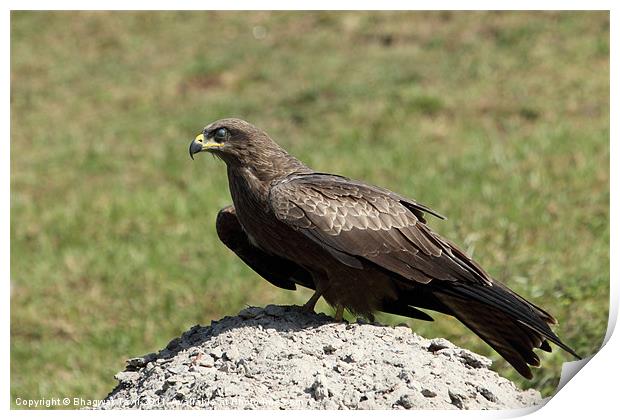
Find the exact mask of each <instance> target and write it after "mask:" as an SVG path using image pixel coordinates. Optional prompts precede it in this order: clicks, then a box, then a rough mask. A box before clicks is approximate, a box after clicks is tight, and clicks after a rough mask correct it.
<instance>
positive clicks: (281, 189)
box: [270, 174, 579, 378]
mask: <svg viewBox="0 0 620 420" xmlns="http://www.w3.org/2000/svg"><path fill="white" fill-rule="evenodd" d="M408 203H409V204H408ZM410 203H411V202H410V201H407V202H404V201H403V199H401V198H400V197H399V196H397V195H396V194H393V193H389V192H386V191H385V190H381V189H378V188H376V187H371V186H367V185H365V184H363V183H361V182H357V181H354V182H350V181H349V180H347V179H346V178H342V177H334V176H330V175H324V174H313V175H306V176H295V177H291V178H289V179H285V180H284V181H282V182H280V183H279V184H276V185H274V186H273V188H272V190H271V193H270V205H271V207H272V210H273V211H274V213H275V215H276V217H277V218H278V219H279V220H280V221H282V222H283V223H285V224H287V225H288V226H290V227H292V228H293V229H296V230H298V231H300V232H302V233H303V234H304V235H305V236H307V237H308V238H310V239H311V240H313V241H315V242H316V243H318V244H320V245H321V246H323V247H324V248H325V249H326V250H328V251H329V252H330V253H331V254H332V255H333V256H334V257H335V258H337V259H338V260H339V261H340V262H342V263H343V264H346V265H348V266H351V267H354V268H362V264H361V261H362V260H366V261H370V262H371V263H373V264H375V265H376V266H378V267H380V268H381V269H382V270H384V271H388V272H390V273H391V275H392V276H393V278H394V279H396V280H399V279H400V281H404V282H405V283H409V284H410V285H417V286H415V287H414V289H413V292H411V293H405V292H401V293H400V295H399V297H398V299H397V300H396V301H394V302H388V303H386V307H385V309H387V310H388V311H389V312H394V313H402V312H403V310H406V309H407V308H408V307H411V306H417V307H421V308H426V309H431V310H439V311H440V312H443V313H446V314H449V315H452V316H455V317H456V318H457V319H459V320H460V321H461V322H463V323H464V324H465V325H466V326H467V327H469V328H470V329H471V330H472V331H473V332H474V333H476V334H477V335H478V336H480V337H481V338H482V339H483V340H484V341H486V342H487V343H488V344H489V345H491V347H493V348H494V349H495V350H496V351H497V352H498V353H500V354H501V355H502V356H503V357H504V358H505V359H506V360H508V362H509V363H510V364H512V365H513V366H514V367H515V368H516V369H517V370H518V371H519V373H521V374H522V375H523V376H525V377H528V378H531V375H532V374H531V372H530V370H529V368H528V364H529V365H533V366H537V365H538V364H539V361H538V357H537V356H536V354H535V353H534V352H533V351H532V349H533V348H540V349H543V350H545V351H549V350H550V347H549V344H548V342H547V341H546V340H547V339H548V340H550V341H552V342H554V343H555V344H557V345H559V346H560V347H562V348H563V349H564V350H566V351H568V352H570V353H571V354H573V355H575V356H577V357H579V356H578V355H577V354H576V353H575V352H574V351H573V350H572V349H571V348H570V347H568V346H566V345H565V344H564V343H562V342H561V340H560V339H559V338H558V337H557V335H555V333H553V331H552V330H551V329H550V328H549V324H554V323H555V322H556V321H555V319H554V318H553V317H552V316H551V315H550V314H549V313H547V312H546V311H544V310H543V309H541V308H539V307H537V306H535V305H533V304H532V303H530V302H528V301H527V300H525V299H524V298H522V297H521V296H519V295H518V294H516V293H515V292H513V291H512V290H510V289H508V288H507V287H505V286H503V285H502V284H501V283H499V282H496V281H494V280H493V279H492V278H491V277H490V276H489V275H488V274H487V273H486V272H485V271H484V270H483V269H482V268H481V267H480V266H479V265H478V264H477V263H475V262H474V261H473V260H472V259H471V258H469V257H468V256H467V255H465V253H464V252H462V251H461V250H459V248H458V247H456V246H455V245H454V244H452V243H450V242H449V241H447V240H445V239H443V238H441V237H440V236H439V235H437V234H436V233H434V232H433V231H431V230H430V228H429V227H428V226H427V225H426V224H425V223H423V222H422V221H421V220H420V217H419V215H418V214H417V213H418V212H420V211H423V210H421V209H423V208H424V207H421V206H419V205H417V203H416V206H415V207H412V205H411V204H410ZM356 263H357V264H356ZM412 281H413V282H412Z"/></svg>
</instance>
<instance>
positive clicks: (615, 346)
mask: <svg viewBox="0 0 620 420" xmlns="http://www.w3.org/2000/svg"><path fill="white" fill-rule="evenodd" d="M85 5H86V4H85V3H83V2H77V1H57V2H54V4H49V3H46V2H43V1H28V0H26V1H21V2H18V1H8V6H9V9H15V10H32V9H43V10H62V9H65V10H66V9H83V8H84V6H85ZM87 5H88V6H89V7H88V9H118V10H148V9H157V10H164V9H167V8H168V7H167V6H168V4H167V3H165V2H162V1H151V2H147V3H145V2H130V1H127V0H124V1H118V0H108V1H91V2H88V3H87ZM257 5H260V6H261V7H260V9H277V10H282V9H289V8H291V6H292V5H291V4H289V3H287V2H284V1H262V2H260V3H257V2H251V1H239V0H232V1H227V2H225V3H223V2H213V1H209V2H206V1H188V0H186V1H183V0H177V1H175V2H174V4H173V6H174V9H178V10H202V9H220V10H222V9H224V10H234V9H242V10H259V8H257ZM613 5H614V2H612V1H596V0H591V1H588V2H583V1H582V2H577V1H531V0H524V1H519V2H515V1H504V2H502V3H498V2H496V1H469V2H466V3H464V2H458V1H442V0H436V1H433V2H423V3H419V4H418V3H412V2H405V1H391V0H383V1H381V2H374V3H368V2H359V1H340V2H336V1H333V0H332V1H325V0H317V1H313V2H296V3H295V6H297V7H295V8H298V9H302V10H323V9H324V10H342V9H362V10H380V9H391V10H406V9H412V8H415V9H418V10H437V9H457V10H476V9H497V10H523V9H525V10H547V9H571V10H612V13H611V26H612V30H611V38H612V42H611V60H612V61H611V74H612V75H614V74H618V71H620V67H619V66H618V60H617V54H618V48H617V45H618V36H617V32H618V31H617V26H618V19H617V16H616V15H617V11H615V10H614V7H613ZM145 6H148V7H145ZM2 23H3V25H2V27H3V28H5V30H4V32H3V42H2V44H1V45H2V48H3V52H4V56H5V57H10V50H9V49H10V40H9V36H10V35H9V34H10V24H9V10H7V11H6V13H4V14H3V15H2ZM7 62H8V60H7ZM2 75H3V76H4V80H5V83H4V85H3V93H4V95H3V96H2V97H4V98H5V101H4V102H3V105H2V106H3V108H4V111H5V112H3V116H4V122H5V124H4V127H5V133H6V134H5V138H4V141H2V144H1V145H0V168H1V169H0V170H1V173H2V179H3V182H2V185H1V186H0V191H1V196H2V198H3V200H2V204H3V205H2V210H1V211H2V223H0V232H1V233H2V242H1V244H2V245H1V251H2V252H1V253H0V267H2V270H3V273H4V276H3V277H4V279H5V282H4V286H5V289H4V292H5V293H4V297H5V299H6V301H5V305H3V308H2V317H3V321H4V322H3V323H2V329H3V330H2V332H3V334H2V336H3V337H4V338H5V342H4V346H2V350H1V351H2V356H3V357H2V359H3V361H4V363H3V365H2V373H3V374H4V375H3V376H4V378H3V381H2V382H1V384H2V391H3V393H2V395H4V396H5V397H4V400H3V401H2V404H3V408H4V409H5V411H9V410H8V409H9V407H10V404H9V395H10V392H9V389H10V377H9V372H10V370H9V363H10V352H9V336H10V335H9V334H10V330H9V300H10V283H9V278H10V271H9V261H10V258H9V252H10V251H9V229H10V228H9V226H10V224H9V223H10V220H9V217H10V195H9V180H10V160H9V151H10V142H9V139H10V133H9V130H10V99H9V98H10V88H9V85H10V68H9V66H4V67H3V69H2ZM617 98H618V84H617V83H616V82H615V80H614V79H613V77H612V96H611V109H612V110H617V108H618V107H617ZM611 115H614V112H613V111H612V113H611ZM617 133H618V120H617V119H612V122H611V138H612V139H613V140H612V141H611V159H612V161H613V162H617V161H618V157H619V156H618V153H617V147H614V140H615V141H617V140H618V139H617V137H618V136H617ZM615 179H617V169H616V167H615V166H612V167H611V193H612V194H611V197H612V198H611V214H614V215H615V214H617V211H616V210H617V209H618V203H617V199H618V197H617V194H616V193H615V192H616V191H615V188H614V186H615V184H614V180H615ZM617 234H618V227H617V223H614V221H613V219H612V221H611V255H612V263H611V279H612V280H611V290H612V293H611V296H612V297H613V298H612V305H611V308H610V324H609V329H608V333H607V336H606V340H609V341H608V342H607V344H606V345H605V347H604V348H603V349H602V350H601V351H600V352H599V353H598V354H597V355H595V356H594V358H593V359H592V361H591V362H590V363H588V364H587V365H586V366H585V367H584V368H583V370H582V371H581V372H579V374H578V375H577V377H576V378H575V379H574V380H572V381H570V382H569V383H568V384H567V385H566V386H565V387H564V388H563V389H562V390H561V391H560V392H559V393H558V394H557V395H556V396H554V397H553V398H551V400H550V401H549V402H548V403H547V405H546V406H545V407H543V408H542V409H540V410H537V411H535V412H533V413H531V414H530V416H531V417H532V418H541V419H542V418H544V419H547V418H549V416H551V417H556V416H558V417H559V416H570V417H571V418H572V417H573V416H574V417H589V418H597V417H602V418H606V417H608V416H607V415H608V414H610V413H613V412H616V411H617V409H616V405H617V399H618V397H617V380H618V378H619V377H618V374H619V373H620V372H619V370H620V369H619V363H618V361H617V357H616V355H617V354H620V344H619V340H618V338H617V334H616V336H615V337H614V336H611V337H610V335H611V332H612V330H613V326H614V325H615V321H616V319H617V315H618V287H617V280H616V274H617V273H618V262H617V261H614V260H613V256H614V255H615V253H614V247H615V246H616V240H615V238H617V237H618V235H617ZM602 269H605V267H602ZM529 411H530V410H525V411H517V412H515V411H490V412H479V411H474V412H445V411H424V412H423V413H421V412H420V415H423V416H424V417H425V418H427V417H429V418H479V417H480V416H482V417H492V418H507V417H515V416H519V415H522V414H526V413H527V412H529ZM9 414H10V415H12V416H15V417H26V418H30V417H31V416H32V417H34V416H37V417H38V416H41V415H49V416H51V417H63V418H64V417H65V416H68V417H74V416H79V417H81V416H82V415H83V414H87V415H89V416H106V417H107V416H113V417H116V416H125V415H127V414H128V413H125V412H120V411H117V412H108V413H103V412H97V413H94V412H88V413H84V412H81V411H63V412H60V411H50V412H40V411H39V412H32V411H19V410H18V411H10V413H9ZM417 414H418V412H406V411H389V412H380V413H377V412H360V411H357V412H339V413H334V412H320V413H317V412H314V411H296V412H294V413H290V412H279V411H269V412H265V411H261V412H247V411H240V412H236V411H235V412H232V411H219V412H213V413H211V412H210V413H208V415H209V416H215V417H220V418H224V419H227V418H229V419H233V418H235V419H236V418H239V417H244V418H245V417H248V416H251V417H256V416H258V417H263V416H269V417H280V416H287V417H288V416H295V417H300V418H302V419H310V418H312V419H314V417H315V416H317V415H320V416H327V417H332V416H338V417H348V416H355V417H357V418H371V417H372V418H373V419H374V418H376V416H377V415H381V416H383V415H389V416H407V418H411V416H415V415H417ZM174 415H175V416H188V417H192V416H200V417H201V418H203V417H204V416H205V415H207V414H206V413H204V412H202V411H199V412H177V413H174ZM131 416H137V417H143V416H149V418H152V417H153V416H154V417H156V418H160V417H161V418H164V417H168V416H170V413H168V412H148V413H141V412H140V413H139V412H132V413H131ZM543 416H544V417H543ZM403 418H404V417H403Z"/></svg>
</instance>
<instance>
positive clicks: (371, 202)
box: [270, 174, 492, 284]
mask: <svg viewBox="0 0 620 420" xmlns="http://www.w3.org/2000/svg"><path fill="white" fill-rule="evenodd" d="M270 200H271V205H272V209H273V211H274V213H275V215H276V217H277V218H278V219H279V220H280V221H282V222H284V223H286V224H288V225H289V226H291V227H293V228H294V229H296V230H298V231H300V232H302V233H304V234H305V235H306V236H307V237H309V238H311V239H312V240H314V241H315V242H317V243H319V244H320V245H321V246H323V247H324V248H325V249H327V250H328V251H329V252H330V253H331V254H332V255H334V256H336V257H337V258H338V259H339V260H340V261H341V262H343V263H345V264H347V265H349V266H355V267H356V268H359V267H361V263H360V261H361V260H363V259H365V260H368V261H371V262H372V263H374V264H377V265H379V266H380V267H382V268H384V269H386V270H389V271H393V272H395V273H396V274H398V275H400V276H402V277H403V278H405V279H408V280H414V281H420V280H421V279H423V281H424V282H428V281H429V280H428V279H438V280H449V281H455V280H462V281H466V282H472V283H478V284H490V283H491V282H492V281H491V279H490V277H489V276H488V275H487V274H486V273H485V272H484V271H483V270H482V269H481V268H479V267H478V266H477V265H476V264H475V263H474V262H473V261H472V260H471V259H470V258H468V257H467V256H466V255H465V254H464V253H462V252H461V251H458V249H456V248H455V247H454V246H453V245H452V244H450V243H448V242H447V241H444V240H443V239H441V238H440V237H439V236H438V235H436V234H434V233H433V232H432V231H431V230H430V229H429V228H428V227H427V226H426V224H425V223H424V220H423V219H422V218H421V217H422V216H421V214H419V212H420V211H421V210H420V209H421V208H425V209H427V207H423V206H421V205H419V204H418V203H415V202H413V201H411V200H407V201H406V203H404V202H403V200H405V199H404V198H402V197H400V196H398V195H397V194H395V193H392V192H390V191H387V190H383V189H380V188H379V187H374V186H368V185H366V184H363V183H361V182H359V181H352V180H349V179H347V178H343V177H338V176H333V175H324V174H311V175H304V176H300V175H295V176H293V177H291V178H288V179H285V180H284V181H282V182H280V183H278V184H276V185H275V186H273V187H272V189H271V193H270ZM429 210H430V209H429ZM425 211H426V210H425ZM302 213H303V216H302ZM356 261H357V263H356Z"/></svg>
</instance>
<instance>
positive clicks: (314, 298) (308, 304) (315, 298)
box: [302, 290, 323, 313]
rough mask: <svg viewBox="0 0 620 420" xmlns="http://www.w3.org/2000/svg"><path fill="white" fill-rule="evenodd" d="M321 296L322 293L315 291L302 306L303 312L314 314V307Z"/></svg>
mask: <svg viewBox="0 0 620 420" xmlns="http://www.w3.org/2000/svg"><path fill="white" fill-rule="evenodd" d="M322 294H323V292H321V291H320V290H317V291H315V292H314V294H313V295H312V297H310V299H309V300H308V302H306V303H305V305H304V306H302V309H303V310H304V312H310V313H314V305H316V302H317V301H318V300H319V298H320V297H321V295H322Z"/></svg>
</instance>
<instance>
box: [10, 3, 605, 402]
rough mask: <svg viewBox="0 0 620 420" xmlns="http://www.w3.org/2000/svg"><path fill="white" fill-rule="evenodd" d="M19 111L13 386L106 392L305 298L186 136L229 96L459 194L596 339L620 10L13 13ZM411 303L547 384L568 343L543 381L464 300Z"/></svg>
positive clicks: (484, 255) (357, 159) (339, 159)
mask: <svg viewBox="0 0 620 420" xmlns="http://www.w3.org/2000/svg"><path fill="white" fill-rule="evenodd" d="M255 27H263V28H264V29H265V31H266V36H265V37H264V38H261V39H255V38H254V37H253V35H252V34H253V28H255ZM261 31H262V30H261V29H259V30H256V31H254V32H255V33H259V34H260V33H261ZM11 111H12V112H11V135H12V138H11V285H12V288H11V293H12V296H11V404H13V406H15V398H17V397H20V398H26V399H28V398H30V399H38V398H52V397H63V396H70V397H73V396H81V397H83V398H85V399H96V398H102V397H104V396H105V395H106V393H107V392H108V391H110V390H111V389H112V388H113V386H114V385H115V383H116V382H115V380H114V379H113V376H114V374H115V373H116V372H118V371H119V370H121V369H122V368H123V367H124V360H125V359H127V358H129V357H133V356H137V355H141V354H144V353H148V352H151V351H154V350H157V349H159V348H161V347H163V346H164V345H165V344H166V343H167V342H168V341H169V339H171V338H172V337H174V336H176V335H178V334H179V333H181V332H182V331H184V330H185V329H187V328H189V327H190V326H192V325H194V324H197V323H202V324H205V323H208V322H209V321H210V320H211V319H217V318H219V317H222V316H223V315H230V314H235V313H237V311H238V310H239V309H240V308H242V307H243V306H244V305H265V304H268V303H280V304H285V303H302V302H304V301H305V300H306V299H307V298H308V297H309V293H308V291H305V290H304V291H298V292H288V291H282V290H279V289H276V288H275V287H273V286H271V285H270V284H268V283H267V282H265V281H263V280H261V279H260V278H259V277H257V275H255V274H254V273H253V272H252V271H251V270H249V269H248V268H246V267H245V266H244V265H243V264H242V263H241V261H240V260H238V259H237V258H236V257H235V256H234V255H233V254H232V253H231V252H229V251H228V250H227V249H226V248H225V247H224V246H223V245H222V244H220V243H219V241H218V239H217V236H216V234H215V231H214V220H215V215H216V213H217V211H218V210H219V208H221V207H223V206H224V205H227V204H228V203H230V197H229V193H228V189H227V183H226V175H225V169H224V166H223V164H222V163H221V162H218V161H215V160H211V159H204V156H199V158H198V159H197V160H196V161H194V162H192V161H191V160H189V157H188V154H187V146H188V144H189V142H190V140H191V139H192V138H193V137H194V135H195V134H196V133H197V132H199V131H200V129H201V128H202V127H203V126H204V125H206V124H207V123H209V122H211V121H213V120H215V119H218V118H221V117H227V116H238V117H242V118H244V119H246V120H248V121H251V122H253V123H255V124H256V125H257V126H259V127H262V128H264V129H266V130H267V131H268V132H269V133H270V134H271V135H272V137H273V138H275V139H276V140H277V141H278V142H279V143H280V144H282V145H283V146H284V147H285V148H287V149H288V150H289V151H290V152H291V153H293V154H295V155H296V156H298V157H299V158H301V159H302V160H304V161H305V162H306V163H308V164H309V165H311V166H313V167H314V168H316V169H318V170H322V171H329V172H336V173H340V174H343V175H347V176H350V177H353V178H358V179H363V180H366V181H368V182H371V183H374V184H379V185H382V186H385V187H388V188H390V189H392V190H394V191H397V192H399V193H402V194H404V195H406V196H410V197H414V198H416V199H417V200H419V201H421V202H423V203H426V204H428V205H430V206H432V207H433V208H435V209H436V210H437V211H439V212H441V213H443V214H445V215H447V216H448V217H449V220H448V221H447V222H440V221H435V220H433V221H431V224H432V226H433V228H435V229H437V230H438V231H439V232H440V233H442V234H444V235H445V236H447V237H448V238H450V239H452V240H453V241H455V242H457V243H459V244H461V245H463V246H464V247H465V249H466V250H467V251H468V252H470V253H472V254H473V255H474V257H475V258H476V259H477V260H478V261H479V262H480V263H481V264H482V265H483V266H484V267H485V268H487V270H488V271H489V272H490V273H492V274H493V275H494V276H495V277H496V278H498V279H500V280H501V281H503V282H505V283H506V284H507V285H509V286H510V287H511V288H513V289H514V290H516V291H517V292H519V293H521V294H523V295H525V296H527V297H528V298H530V299H531V300H533V301H534V302H536V303H538V304H540V305H542V306H543V307H545V308H546V309H548V310H549V311H550V312H551V313H553V314H554V315H555V316H556V317H557V318H558V319H559V320H560V325H559V326H558V328H557V332H558V334H559V335H560V336H561V337H562V338H563V340H565V341H566V343H568V344H569V345H571V346H573V347H574V348H575V349H576V350H577V351H578V352H580V353H582V354H584V355H588V354H591V353H593V352H595V351H596V350H597V349H598V348H599V346H600V344H601V342H602V339H603V337H604V334H605V330H606V326H607V315H608V301H609V14H608V13H602V12H601V13H584V12H581V13H521V12H518V13H513V12H506V13H481V12H475V13H473V12H472V13H444V12H442V13H267V12H257V13H224V12H220V13H196V12H193V13H189V12H185V13H176V12H168V13H102V12H87V13H86V12H84V13H62V12H59V13H44V12H13V13H12V17H11ZM319 309H320V310H323V311H329V310H330V309H329V308H327V307H326V306H325V304H323V303H322V304H321V306H319ZM380 320H381V321H383V322H389V323H397V322H402V321H403V319H397V318H395V317H393V318H388V317H381V318H380ZM409 323H410V325H411V326H412V328H414V329H415V331H417V332H418V333H420V334H422V335H425V336H427V337H435V336H445V337H447V338H448V339H450V340H452V341H454V342H455V343H456V344H458V345H461V346H465V347H468V348H471V349H472V350H475V351H477V352H480V353H483V354H486V355H490V356H491V357H492V358H493V360H494V361H495V363H494V366H495V368H496V369H497V370H498V371H499V372H500V373H501V374H502V375H505V376H507V377H509V378H510V379H513V380H516V381H517V382H518V383H519V385H521V386H524V387H536V388H538V389H540V390H542V391H543V392H544V393H545V394H547V395H548V394H550V393H551V392H552V391H553V389H554V387H555V385H556V383H557V381H558V378H559V373H560V368H561V363H562V362H563V361H564V360H570V357H569V356H568V355H567V354H565V353H563V352H562V351H554V352H553V354H551V355H547V354H543V356H542V359H543V367H542V368H541V369H539V370H537V371H536V372H535V379H534V380H533V381H525V380H522V379H520V378H519V377H518V375H517V374H516V373H515V372H514V371H513V370H512V369H511V368H510V367H509V366H508V365H507V364H506V363H505V362H503V361H502V360H501V359H500V358H499V357H498V356H497V355H496V354H495V353H493V352H492V351H491V350H490V349H489V348H488V347H487V346H486V345H484V344H483V343H482V342H481V341H480V340H479V339H477V338H476V337H475V336H474V335H473V334H472V333H470V332H469V331H468V330H467V329H465V327H463V326H462V325H460V324H459V323H458V322H456V321H454V320H452V319H448V318H446V317H441V316H439V317H438V320H437V321H436V322H434V323H424V322H416V321H410V322H409Z"/></svg>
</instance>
